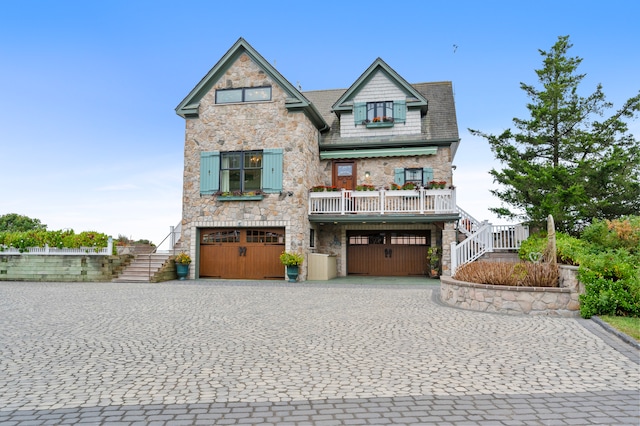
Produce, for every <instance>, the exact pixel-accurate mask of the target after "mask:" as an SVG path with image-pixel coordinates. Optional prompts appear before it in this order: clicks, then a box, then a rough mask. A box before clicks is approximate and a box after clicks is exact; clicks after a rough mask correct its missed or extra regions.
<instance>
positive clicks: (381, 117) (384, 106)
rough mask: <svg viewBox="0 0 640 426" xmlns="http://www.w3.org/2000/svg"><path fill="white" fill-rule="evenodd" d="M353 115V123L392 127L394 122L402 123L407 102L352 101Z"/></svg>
mask: <svg viewBox="0 0 640 426" xmlns="http://www.w3.org/2000/svg"><path fill="white" fill-rule="evenodd" d="M353 117H354V121H355V125H356V126H357V125H358V124H363V125H366V126H367V127H392V126H393V125H394V123H404V122H405V121H406V118H407V102H406V101H405V100H399V101H379V102H354V104H353Z"/></svg>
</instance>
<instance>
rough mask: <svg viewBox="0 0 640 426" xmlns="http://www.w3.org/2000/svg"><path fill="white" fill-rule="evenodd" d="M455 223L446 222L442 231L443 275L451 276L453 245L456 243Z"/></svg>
mask: <svg viewBox="0 0 640 426" xmlns="http://www.w3.org/2000/svg"><path fill="white" fill-rule="evenodd" d="M456 232H457V231H456V229H455V223H454V222H445V224H444V229H443V230H442V275H447V276H451V243H452V242H454V241H456Z"/></svg>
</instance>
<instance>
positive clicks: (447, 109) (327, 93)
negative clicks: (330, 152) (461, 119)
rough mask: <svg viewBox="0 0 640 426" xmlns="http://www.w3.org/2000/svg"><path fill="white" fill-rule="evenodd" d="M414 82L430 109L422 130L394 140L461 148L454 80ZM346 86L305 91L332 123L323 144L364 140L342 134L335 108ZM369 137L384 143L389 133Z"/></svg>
mask: <svg viewBox="0 0 640 426" xmlns="http://www.w3.org/2000/svg"><path fill="white" fill-rule="evenodd" d="M411 86H412V87H413V88H414V89H416V90H417V91H418V92H420V93H421V94H422V95H423V96H424V97H425V98H426V99H427V101H428V102H429V104H428V110H427V113H426V114H425V115H424V116H423V117H422V134H421V135H412V136H402V137H398V136H394V138H393V141H394V144H397V143H399V142H400V143H401V142H402V141H403V140H404V141H405V142H407V143H409V142H411V143H412V144H415V143H420V144H421V145H428V144H429V143H434V144H435V143H438V144H441V143H452V144H455V145H456V146H455V147H456V148H457V143H458V141H459V136H458V122H457V118H456V109H455V103H454V99H453V88H452V85H451V82H450V81H444V82H436V83H416V84H412V85H411ZM346 90H347V89H333V90H316V91H308V92H303V95H304V96H305V97H306V98H307V99H308V100H309V101H311V103H312V104H313V105H314V106H315V107H316V109H317V110H318V111H319V112H320V115H321V116H322V117H323V118H324V120H325V121H326V122H327V123H328V124H329V126H330V130H329V131H328V132H325V133H323V134H322V136H321V139H320V144H321V145H325V146H326V145H343V144H347V145H348V144H351V143H358V142H361V141H362V138H343V137H340V123H339V120H338V117H337V115H336V114H335V113H334V112H333V111H332V110H331V108H332V106H333V105H334V104H335V102H336V101H337V100H338V99H339V98H340V96H342V95H343V94H344V93H345V91H346ZM366 139H367V142H380V143H381V142H384V141H385V140H388V139H389V137H388V136H387V137H371V138H369V137H368V138H366Z"/></svg>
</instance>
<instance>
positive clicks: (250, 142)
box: [182, 54, 324, 279]
mask: <svg viewBox="0 0 640 426" xmlns="http://www.w3.org/2000/svg"><path fill="white" fill-rule="evenodd" d="M258 86H271V87H272V100H271V101H269V102H253V103H241V104H216V103H215V89H223V88H224V89H228V88H240V87H258ZM285 101H286V94H285V92H284V91H283V90H282V89H281V88H280V87H279V86H278V85H277V83H276V82H275V81H272V80H271V79H270V78H269V77H268V76H267V75H266V74H265V73H264V72H263V71H262V69H261V68H260V67H259V66H258V65H257V64H256V63H254V62H253V61H252V60H251V59H250V58H249V57H248V56H247V55H246V54H245V55H242V56H241V57H240V58H239V59H238V60H237V61H236V62H235V63H234V64H233V65H232V66H231V67H230V68H229V70H228V71H227V72H226V74H225V76H224V77H223V78H221V79H220V80H219V81H217V82H215V84H214V87H213V89H211V90H210V91H209V92H208V93H207V94H206V95H205V96H204V97H203V98H202V100H201V101H200V113H199V117H198V118H189V119H187V120H186V122H187V124H186V138H185V152H184V158H185V168H184V194H183V212H182V220H183V222H182V230H183V231H182V232H183V235H182V239H183V241H185V242H188V243H189V249H188V251H189V253H190V254H191V256H192V257H193V258H194V259H195V255H196V253H197V244H198V241H197V232H196V231H197V229H198V228H207V227H222V226H234V227H271V226H282V227H284V228H285V232H286V250H288V251H296V252H297V251H301V252H302V253H303V254H305V257H306V255H307V254H308V244H307V241H309V233H310V225H309V221H308V197H309V192H308V189H309V188H310V187H311V186H314V185H317V184H319V183H320V182H322V181H323V180H324V179H323V178H322V177H321V174H320V170H319V169H318V167H317V164H318V161H317V159H318V157H319V150H318V144H317V140H318V130H317V129H316V128H315V127H314V126H313V124H312V123H311V122H310V120H309V119H308V118H307V117H306V116H305V115H304V114H303V113H291V112H289V111H288V110H287V109H286V107H285ZM265 148H282V149H283V150H284V157H283V159H284V165H283V169H284V171H285V172H284V176H283V191H282V193H280V194H265V195H264V198H263V199H262V200H259V201H243V202H223V201H220V200H218V199H217V197H216V196H215V195H213V196H212V195H203V196H201V195H200V153H201V152H207V151H221V152H222V151H240V150H244V151H247V150H262V149H265ZM314 165H315V166H314ZM305 270H306V269H305V268H304V267H303V268H301V271H305ZM196 272H197V271H196V268H190V272H189V273H190V275H191V277H192V278H193V277H195V274H196ZM301 279H304V272H303V273H302V274H301Z"/></svg>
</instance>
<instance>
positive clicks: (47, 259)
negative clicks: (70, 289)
mask: <svg viewBox="0 0 640 426" xmlns="http://www.w3.org/2000/svg"><path fill="white" fill-rule="evenodd" d="M132 258H133V256H131V255H121V256H95V255H92V256H78V255H43V256H38V255H0V281H64V282H83V281H111V280H112V279H113V278H115V277H117V274H118V273H119V272H120V271H122V269H123V268H124V267H125V266H126V265H127V264H129V263H130V262H131V259H132Z"/></svg>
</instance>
